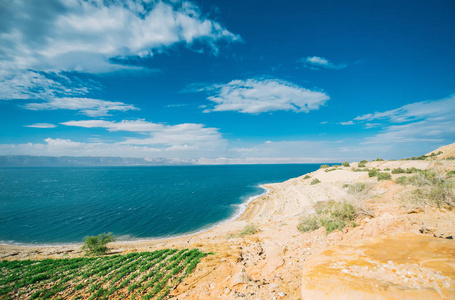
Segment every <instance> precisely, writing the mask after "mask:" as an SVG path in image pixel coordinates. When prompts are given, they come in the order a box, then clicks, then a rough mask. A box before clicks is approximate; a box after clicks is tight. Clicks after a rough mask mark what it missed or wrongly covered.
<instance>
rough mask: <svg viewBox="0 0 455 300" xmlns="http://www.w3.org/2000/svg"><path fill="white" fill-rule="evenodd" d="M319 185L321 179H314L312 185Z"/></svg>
mask: <svg viewBox="0 0 455 300" xmlns="http://www.w3.org/2000/svg"><path fill="white" fill-rule="evenodd" d="M318 183H321V181H320V180H319V179H317V178H314V179H313V180H312V181H311V183H310V185H315V184H318Z"/></svg>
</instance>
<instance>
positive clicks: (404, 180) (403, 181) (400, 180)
mask: <svg viewBox="0 0 455 300" xmlns="http://www.w3.org/2000/svg"><path fill="white" fill-rule="evenodd" d="M395 182H396V183H398V184H401V185H407V184H408V178H407V177H406V176H400V177H398V178H397V179H396V180H395Z"/></svg>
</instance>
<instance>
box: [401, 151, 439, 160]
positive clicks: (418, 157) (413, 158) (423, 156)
mask: <svg viewBox="0 0 455 300" xmlns="http://www.w3.org/2000/svg"><path fill="white" fill-rule="evenodd" d="M440 154H442V151H439V152H438V153H431V154H430V155H420V156H413V157H411V158H409V157H408V158H405V159H404V160H425V159H427V158H435V157H436V156H438V155H440Z"/></svg>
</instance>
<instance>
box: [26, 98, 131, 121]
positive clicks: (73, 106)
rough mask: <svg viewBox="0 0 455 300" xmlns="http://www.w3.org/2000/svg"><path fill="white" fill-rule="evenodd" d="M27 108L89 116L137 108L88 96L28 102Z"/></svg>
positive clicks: (106, 114)
mask: <svg viewBox="0 0 455 300" xmlns="http://www.w3.org/2000/svg"><path fill="white" fill-rule="evenodd" d="M24 107H25V108H26V109H29V110H56V109H68V110H78V111H80V112H81V113H82V114H84V115H87V116H90V117H99V116H108V115H109V112H110V111H128V110H137V109H138V108H136V107H135V106H134V105H129V104H125V103H123V102H113V101H105V100H99V99H90V98H68V97H64V98H54V99H50V100H48V101H45V102H40V103H28V104H26V105H25V106H24Z"/></svg>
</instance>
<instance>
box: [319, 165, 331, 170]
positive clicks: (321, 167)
mask: <svg viewBox="0 0 455 300" xmlns="http://www.w3.org/2000/svg"><path fill="white" fill-rule="evenodd" d="M328 167H329V165H321V166H320V167H319V169H326V168H328Z"/></svg>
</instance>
